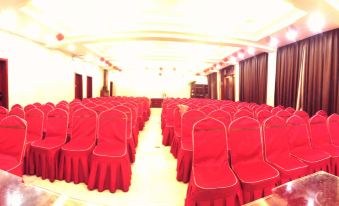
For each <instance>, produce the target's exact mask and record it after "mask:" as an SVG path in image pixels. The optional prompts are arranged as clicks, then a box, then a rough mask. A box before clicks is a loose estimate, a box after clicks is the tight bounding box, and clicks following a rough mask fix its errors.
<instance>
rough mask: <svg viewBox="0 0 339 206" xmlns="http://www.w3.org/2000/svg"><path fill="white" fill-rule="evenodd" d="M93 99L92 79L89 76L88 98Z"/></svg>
mask: <svg viewBox="0 0 339 206" xmlns="http://www.w3.org/2000/svg"><path fill="white" fill-rule="evenodd" d="M91 97H92V77H89V76H87V98H91Z"/></svg>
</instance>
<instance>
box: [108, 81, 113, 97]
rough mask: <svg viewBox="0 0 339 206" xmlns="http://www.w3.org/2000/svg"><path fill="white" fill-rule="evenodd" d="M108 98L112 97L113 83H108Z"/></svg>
mask: <svg viewBox="0 0 339 206" xmlns="http://www.w3.org/2000/svg"><path fill="white" fill-rule="evenodd" d="M109 96H113V82H109Z"/></svg>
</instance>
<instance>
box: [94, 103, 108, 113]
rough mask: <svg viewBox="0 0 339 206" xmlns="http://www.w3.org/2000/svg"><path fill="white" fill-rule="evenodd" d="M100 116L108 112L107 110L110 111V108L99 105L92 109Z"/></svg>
mask: <svg viewBox="0 0 339 206" xmlns="http://www.w3.org/2000/svg"><path fill="white" fill-rule="evenodd" d="M92 109H93V110H94V111H95V112H96V113H97V114H98V115H99V114H100V113H102V112H103V111H106V110H108V108H107V107H105V106H104V105H97V106H95V107H94V108H92Z"/></svg>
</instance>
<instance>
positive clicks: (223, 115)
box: [208, 110, 232, 128]
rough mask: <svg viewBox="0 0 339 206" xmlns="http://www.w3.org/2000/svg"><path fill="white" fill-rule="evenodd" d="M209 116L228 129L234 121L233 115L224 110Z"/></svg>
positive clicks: (213, 112)
mask: <svg viewBox="0 0 339 206" xmlns="http://www.w3.org/2000/svg"><path fill="white" fill-rule="evenodd" d="M208 116H209V117H212V118H214V119H217V120H219V121H221V122H222V123H224V125H225V126H226V128H228V126H229V125H230V123H231V120H232V119H231V115H230V114H229V113H227V112H225V111H223V110H215V111H212V112H211V113H209V114H208Z"/></svg>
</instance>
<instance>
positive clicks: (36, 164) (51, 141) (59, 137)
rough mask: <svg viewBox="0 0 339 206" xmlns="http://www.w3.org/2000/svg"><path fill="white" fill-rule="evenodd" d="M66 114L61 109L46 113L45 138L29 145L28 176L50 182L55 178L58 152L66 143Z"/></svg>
mask: <svg viewBox="0 0 339 206" xmlns="http://www.w3.org/2000/svg"><path fill="white" fill-rule="evenodd" d="M67 124H68V114H67V112H66V111H64V110H62V109H55V110H52V111H51V112H49V113H48V115H47V121H46V136H45V139H43V140H36V141H34V142H32V144H31V153H30V157H29V158H30V160H29V161H30V171H29V172H30V174H34V173H35V174H36V175H37V176H41V177H42V179H46V178H48V179H49V180H50V181H51V182H53V181H54V180H55V178H56V177H57V171H58V163H59V150H60V148H61V146H62V145H64V144H65V143H66V138H67ZM31 163H32V164H31Z"/></svg>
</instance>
